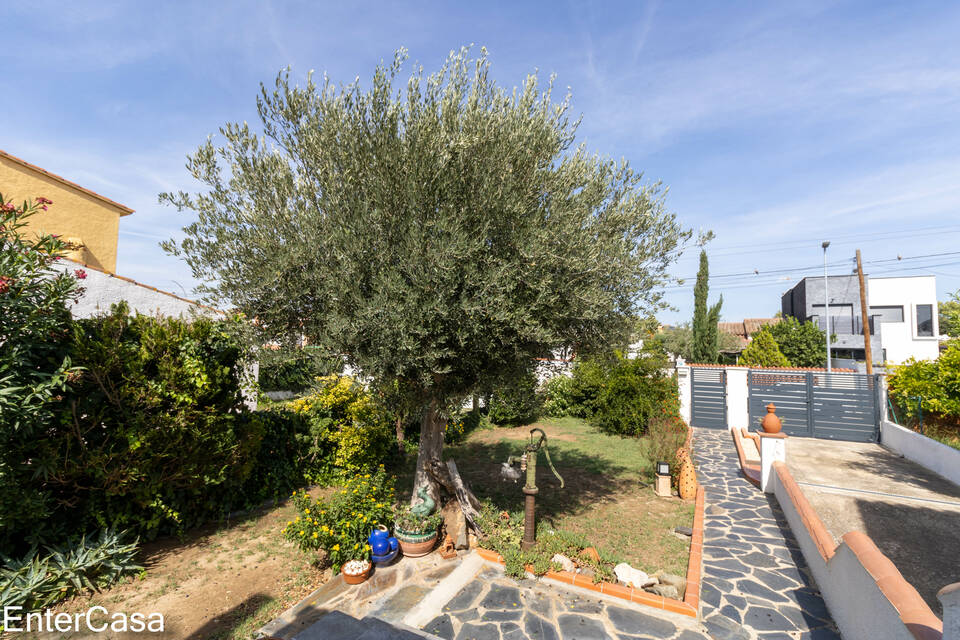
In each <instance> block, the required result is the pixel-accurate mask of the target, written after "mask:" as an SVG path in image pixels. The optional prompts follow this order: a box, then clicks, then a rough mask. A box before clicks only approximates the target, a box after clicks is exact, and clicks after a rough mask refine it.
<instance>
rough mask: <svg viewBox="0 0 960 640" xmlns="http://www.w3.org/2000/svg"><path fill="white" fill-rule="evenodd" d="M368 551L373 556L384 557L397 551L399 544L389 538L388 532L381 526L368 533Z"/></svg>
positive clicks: (394, 539)
mask: <svg viewBox="0 0 960 640" xmlns="http://www.w3.org/2000/svg"><path fill="white" fill-rule="evenodd" d="M367 542H368V543H369V544H370V549H371V551H372V552H373V555H375V556H386V555H389V554H390V553H391V552H393V551H394V550H396V549H397V547H398V546H399V542H398V541H397V539H396V538H393V537H391V536H390V530H389V529H387V528H386V527H385V526H383V525H382V524H381V525H379V526H378V527H377V528H376V529H374V530H373V531H371V532H370V536H369V537H368V538H367Z"/></svg>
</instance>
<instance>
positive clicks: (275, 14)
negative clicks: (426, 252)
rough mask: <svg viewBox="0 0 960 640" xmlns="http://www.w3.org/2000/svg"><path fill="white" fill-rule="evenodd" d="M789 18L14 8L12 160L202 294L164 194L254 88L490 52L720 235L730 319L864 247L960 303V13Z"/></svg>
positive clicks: (679, 292)
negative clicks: (547, 87)
mask: <svg viewBox="0 0 960 640" xmlns="http://www.w3.org/2000/svg"><path fill="white" fill-rule="evenodd" d="M344 4H351V5H354V6H351V7H346V6H343V5H344ZM795 5H796V6H774V4H773V3H759V2H757V3H749V4H748V3H740V4H737V3H714V2H703V3H695V2H664V3H658V2H646V3H645V2H625V3H614V2H597V3H589V2H567V3H563V2H549V3H540V4H538V3H518V2H502V3H500V2H486V3H469V6H468V3H452V2H451V3H441V2H417V3H408V4H407V6H404V5H402V4H401V3H382V4H380V3H376V2H364V3H321V2H294V1H288V2H281V1H279V0H276V1H274V2H268V1H260V2H216V1H212V0H211V1H207V2H193V3H187V2H171V1H168V2H159V3H145V2H126V1H124V2H110V1H101V2H89V3H83V2H66V1H63V2H43V1H37V0H31V1H30V2H16V1H14V2H11V1H9V0H8V1H7V2H4V3H3V4H2V6H0V21H2V24H3V29H4V40H5V44H4V46H3V47H2V48H0V70H2V75H3V81H4V85H5V89H6V96H5V99H4V101H3V103H4V104H3V107H2V108H0V149H4V150H5V151H7V152H9V153H12V154H14V155H17V156H19V157H21V158H24V159H25V160H27V161H29V162H32V163H34V164H38V165H40V166H42V167H44V168H46V169H48V170H50V171H53V172H55V173H59V174H60V175H63V176H65V177H67V178H69V179H71V180H74V181H76V182H79V183H80V184H82V185H84V186H86V187H88V188H90V189H93V190H95V191H98V192H100V193H102V194H104V195H106V196H108V197H110V198H113V199H115V200H118V201H120V202H122V203H124V204H126V205H128V206H130V207H132V208H134V209H136V213H135V214H133V215H132V216H128V217H126V218H124V219H123V220H122V222H121V227H120V228H121V231H120V246H119V258H118V271H119V272H120V273H121V274H123V275H127V276H129V277H133V278H136V279H138V280H141V281H143V282H146V283H149V284H152V285H154V286H157V287H160V288H164V289H168V290H171V291H174V292H177V293H181V294H183V293H187V294H189V293H190V290H191V288H192V286H193V285H194V282H193V281H192V279H191V277H190V273H189V270H188V269H187V268H186V266H185V265H184V264H182V263H181V262H179V261H178V260H177V259H176V258H173V257H171V256H167V255H166V254H165V253H163V251H162V250H161V249H160V248H159V247H158V246H157V243H158V242H159V241H160V240H162V239H165V238H168V237H170V236H176V235H177V234H178V232H179V229H180V227H182V226H183V225H184V224H186V223H187V222H188V221H189V219H188V218H187V217H186V216H185V215H184V214H178V213H176V212H175V211H174V210H172V209H169V208H167V207H161V206H160V205H158V204H157V194H158V193H159V192H161V191H166V190H171V189H186V190H195V189H196V186H197V185H195V184H193V183H192V180H191V179H190V178H189V176H188V175H187V173H186V170H185V169H184V168H183V164H184V158H185V156H186V154H187V153H189V152H191V151H192V150H193V149H194V148H195V147H196V146H197V145H198V144H200V143H201V142H202V141H203V140H204V139H205V138H206V136H207V135H208V134H211V133H215V132H216V130H217V128H218V127H219V126H220V125H222V124H223V123H225V122H227V121H243V120H248V121H250V122H254V121H256V112H255V102H254V100H255V96H256V94H257V91H258V85H259V83H260V82H267V83H269V82H272V80H273V79H274V77H275V76H276V73H277V72H278V71H279V70H280V69H281V68H283V67H286V66H287V65H289V66H291V67H292V71H293V73H294V75H295V76H297V77H300V78H302V77H303V76H304V75H305V74H306V73H307V71H309V70H310V69H315V70H316V71H317V72H327V73H328V74H329V75H330V76H331V78H333V79H334V80H336V81H343V82H349V81H351V80H353V79H354V78H355V77H357V76H360V77H361V78H368V77H369V76H370V74H371V72H372V69H373V67H374V66H375V65H376V63H377V62H378V61H379V60H380V59H382V58H390V57H391V56H392V53H393V51H394V50H395V49H396V48H397V47H399V46H404V47H407V48H408V49H409V51H410V56H411V59H412V60H415V61H418V62H421V63H423V64H424V66H425V67H426V68H427V69H428V70H430V69H435V68H437V67H438V66H439V65H440V63H441V62H442V60H443V58H444V57H445V56H446V54H447V53H448V52H449V51H450V50H451V49H454V48H458V47H460V46H461V45H464V44H471V43H474V44H476V45H478V46H479V45H483V46H486V47H487V48H488V49H489V51H490V57H491V60H492V63H493V71H494V75H495V77H496V78H497V80H498V82H500V83H501V84H503V85H507V86H513V85H515V84H519V83H520V82H521V81H522V79H523V77H524V76H525V74H526V73H528V72H530V71H532V70H534V69H539V70H540V72H541V74H542V75H543V76H544V77H546V76H547V75H549V74H550V73H556V74H557V76H558V77H557V85H558V86H559V87H560V88H565V87H570V90H571V92H572V95H573V105H574V109H575V111H577V112H579V113H582V115H583V125H582V127H581V129H580V134H581V138H582V140H583V141H585V142H586V144H587V146H588V148H590V149H591V150H594V151H598V152H600V153H602V154H605V155H609V156H613V157H615V158H621V157H623V158H626V159H628V160H629V161H630V163H631V164H632V166H634V167H635V168H637V169H640V170H642V171H643V172H644V173H645V175H646V177H647V178H648V179H650V180H662V181H663V182H664V183H665V184H666V185H668V186H669V194H668V199H667V204H668V207H669V208H670V209H671V210H672V211H674V212H676V213H677V214H678V216H679V217H680V218H681V220H682V221H683V222H684V223H685V224H686V225H688V226H690V227H693V228H695V229H711V230H713V231H714V233H715V234H716V239H715V240H714V241H713V242H712V243H710V244H709V245H708V247H707V250H708V253H709V255H710V257H711V271H712V273H713V274H716V275H721V276H722V275H726V274H743V273H745V274H748V275H734V276H732V277H717V278H715V279H713V281H712V283H711V297H715V296H716V295H718V294H719V293H722V294H723V296H724V301H725V302H724V308H723V317H724V319H727V320H737V319H741V318H743V317H757V316H768V315H771V314H772V313H773V312H775V311H777V310H778V309H779V296H780V294H781V293H782V292H783V291H785V290H786V289H788V288H789V287H790V286H792V284H793V283H795V282H796V281H797V280H798V279H799V278H801V277H803V276H804V275H817V274H818V273H822V266H821V265H822V252H821V249H820V242H821V240H824V239H829V240H831V242H832V244H831V247H830V250H829V253H828V260H829V262H830V263H831V265H832V266H831V272H832V273H849V271H850V268H851V266H852V263H851V262H850V259H851V258H852V256H853V252H854V250H855V249H856V248H857V247H859V248H861V249H862V251H863V253H864V259H865V260H866V261H867V271H868V273H871V274H874V275H881V274H882V275H894V274H898V273H902V274H904V275H917V274H925V273H933V274H935V275H937V279H938V290H939V292H940V295H941V298H944V297H945V295H946V293H947V292H948V291H954V290H957V289H958V288H960V253H958V252H960V248H957V247H958V242H957V241H958V240H960V126H958V124H957V123H958V118H957V116H958V113H960V110H958V106H960V38H957V34H958V33H960V4H955V3H926V2H910V3H904V2H877V1H870V2H839V3H820V2H803V3H795ZM932 254H949V255H932ZM898 255H899V256H901V257H902V258H903V260H899V261H898V260H897V256H898ZM916 256H931V257H927V258H915V257H916ZM885 260H886V262H883V261H885ZM696 264H697V255H696V251H691V252H690V253H689V255H687V256H685V257H683V258H682V259H681V260H680V262H679V263H678V264H677V266H676V268H675V270H674V273H675V275H676V276H678V277H691V279H690V280H687V282H686V284H685V285H684V286H679V287H673V288H671V289H669V290H668V299H669V301H670V302H671V303H673V304H674V305H675V306H676V307H677V311H673V312H664V313H662V314H661V315H660V317H661V319H662V320H663V321H665V322H678V321H683V320H686V319H688V318H689V317H690V315H691V309H692V298H693V293H692V276H693V275H694V274H695V273H696ZM755 270H756V271H759V274H755V273H754V271H755ZM768 272H774V273H768ZM788 278H789V279H788Z"/></svg>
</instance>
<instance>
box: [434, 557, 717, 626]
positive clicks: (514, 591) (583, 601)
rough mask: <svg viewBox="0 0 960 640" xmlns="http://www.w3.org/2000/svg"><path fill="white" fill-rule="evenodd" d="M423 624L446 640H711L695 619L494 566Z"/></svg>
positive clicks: (480, 574)
mask: <svg viewBox="0 0 960 640" xmlns="http://www.w3.org/2000/svg"><path fill="white" fill-rule="evenodd" d="M441 611H442V612H441V614H440V615H439V616H437V617H436V618H434V619H433V620H431V621H430V622H428V623H427V624H425V625H423V630H424V631H426V632H427V633H430V634H433V635H435V636H439V637H441V638H444V639H445V640H561V639H562V640H616V639H619V640H634V639H635V640H644V639H647V638H657V639H661V638H662V639H664V640H667V639H669V640H707V636H706V635H704V634H703V633H701V632H698V631H694V630H693V629H692V628H691V627H696V626H697V625H696V622H695V621H694V620H693V619H690V618H688V619H681V617H680V616H676V617H674V616H673V614H666V613H664V612H662V611H661V612H657V611H655V610H653V609H641V608H638V607H637V606H636V605H631V604H629V603H622V604H618V602H617V600H615V599H608V600H604V599H601V598H599V597H595V596H590V595H585V594H583V593H581V592H578V591H574V590H568V589H564V588H562V587H557V586H555V585H552V584H546V583H543V582H540V581H536V580H523V581H520V582H518V581H516V580H513V579H511V578H509V577H507V576H505V575H504V574H503V571H502V569H500V568H499V567H494V566H491V565H488V566H486V567H485V568H484V569H482V570H481V571H480V573H479V574H478V575H477V576H476V578H475V579H474V580H472V581H471V582H469V583H468V584H467V585H466V586H465V587H464V588H463V589H461V590H460V592H459V593H457V594H456V595H455V596H454V597H453V598H452V599H451V600H450V601H449V602H447V604H446V605H444V607H443V608H442V610H441Z"/></svg>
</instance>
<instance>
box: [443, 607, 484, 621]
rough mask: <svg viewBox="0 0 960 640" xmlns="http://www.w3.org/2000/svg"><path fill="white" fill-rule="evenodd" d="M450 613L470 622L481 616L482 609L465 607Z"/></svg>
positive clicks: (458, 618) (456, 617)
mask: <svg viewBox="0 0 960 640" xmlns="http://www.w3.org/2000/svg"><path fill="white" fill-rule="evenodd" d="M450 615H451V616H452V617H454V618H455V619H457V620H459V621H460V622H470V621H471V620H476V619H477V618H479V617H480V611H478V610H477V609H464V610H463V611H455V612H453V613H451V614H450Z"/></svg>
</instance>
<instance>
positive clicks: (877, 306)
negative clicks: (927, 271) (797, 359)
mask: <svg viewBox="0 0 960 640" xmlns="http://www.w3.org/2000/svg"><path fill="white" fill-rule="evenodd" d="M864 279H865V280H866V294H867V315H868V317H869V325H868V326H869V328H870V347H871V349H870V350H871V355H872V358H871V359H872V360H873V362H875V363H877V364H880V363H884V362H886V363H890V364H900V363H902V362H904V361H906V360H908V359H910V358H916V359H917V360H935V359H936V358H937V357H938V356H939V354H940V339H939V336H940V327H939V322H938V320H937V278H936V276H895V277H888V278H884V277H869V276H864ZM828 282H829V286H828V287H824V278H823V277H822V276H813V277H808V278H804V279H803V280H801V281H800V282H798V283H797V284H796V286H794V287H793V288H792V289H790V290H789V291H787V292H786V293H784V294H783V297H782V298H781V312H782V313H783V315H784V316H793V317H794V318H796V319H797V320H799V321H801V322H805V321H807V320H812V321H813V322H815V323H817V324H818V326H819V327H820V328H821V329H823V330H826V328H827V322H826V307H827V304H826V300H825V289H829V294H830V300H829V314H830V333H832V334H833V335H834V336H835V339H834V340H833V342H832V343H831V348H830V355H831V356H832V357H833V358H835V359H840V360H843V359H850V360H856V361H863V360H864V359H865V351H864V338H863V336H864V326H863V319H862V316H861V307H860V283H859V280H858V278H857V276H856V275H837V276H828Z"/></svg>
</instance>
